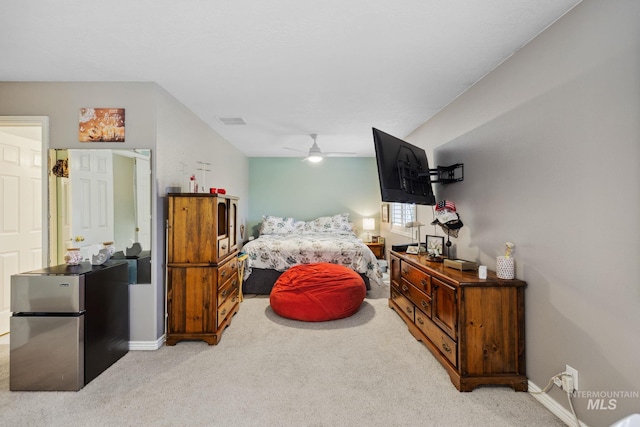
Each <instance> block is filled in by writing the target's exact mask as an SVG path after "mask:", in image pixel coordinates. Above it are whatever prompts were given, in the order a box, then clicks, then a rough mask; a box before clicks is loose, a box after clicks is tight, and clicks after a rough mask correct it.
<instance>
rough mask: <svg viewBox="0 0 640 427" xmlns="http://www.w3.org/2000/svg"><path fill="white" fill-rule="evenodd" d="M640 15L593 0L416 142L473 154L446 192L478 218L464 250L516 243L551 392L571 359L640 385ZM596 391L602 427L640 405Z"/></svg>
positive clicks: (636, 7) (584, 376)
mask: <svg viewBox="0 0 640 427" xmlns="http://www.w3.org/2000/svg"><path fill="white" fill-rule="evenodd" d="M639 23H640V2H637V1H628V0H615V1H598V0H585V1H584V2H582V3H581V4H580V5H578V6H577V7H576V8H575V9H574V10H572V11H571V12H570V13H569V14H568V15H566V16H565V17H564V18H562V19H561V20H560V21H558V22H557V23H556V24H554V25H553V26H551V27H550V28H549V29H548V30H547V31H545V32H544V33H542V34H541V35H540V36H538V37H537V38H536V39H534V40H533V41H532V42H531V43H529V44H528V45H527V46H525V47H524V48H523V49H522V50H521V51H519V52H518V53H516V54H515V55H513V57H511V58H510V59H509V60H507V61H506V62H505V63H503V64H502V65H501V66H500V67H498V68H497V69H496V70H495V71H493V72H492V73H491V74H489V75H488V76H486V77H485V78H484V79H483V80H481V81H480V82H479V83H478V84H476V85H475V86H474V87H473V88H472V89H470V90H468V91H467V92H466V93H464V94H463V95H462V96H461V97H459V98H458V99H457V100H456V101H455V102H453V103H451V104H450V105H449V106H448V107H446V108H445V109H444V110H443V111H441V112H440V113H439V114H438V115H436V116H435V117H433V118H432V119H430V120H429V121H427V122H426V123H425V124H424V125H423V126H421V127H420V128H419V129H417V130H416V131H415V132H414V133H412V135H410V136H409V137H408V138H407V139H408V140H410V141H411V142H413V143H416V144H419V145H421V146H424V147H427V148H429V149H430V148H434V151H435V162H434V163H436V164H441V165H445V164H450V163H456V162H463V163H464V167H465V178H464V182H462V183H457V184H452V185H449V186H443V187H441V188H440V189H439V191H440V194H439V199H441V198H446V199H450V200H453V201H455V203H456V205H457V207H458V211H459V212H460V214H461V217H462V220H463V222H464V224H465V227H464V228H463V229H462V231H461V233H460V237H459V238H458V239H455V244H456V250H457V251H456V252H457V256H458V257H461V258H465V259H471V260H476V261H478V262H480V263H482V264H487V265H488V266H489V268H490V269H495V257H496V256H497V255H501V254H502V252H503V249H504V242H506V241H512V242H514V243H515V245H516V247H515V259H516V265H517V277H518V278H519V279H523V280H525V281H527V282H528V285H529V286H528V288H527V291H526V310H527V313H526V334H527V338H526V345H527V353H526V354H527V374H528V376H529V379H530V380H531V381H532V382H533V383H535V384H536V385H538V386H539V387H540V388H542V387H544V386H545V385H546V383H547V381H548V379H549V378H550V377H551V376H552V375H554V374H556V373H558V372H560V371H562V370H564V368H565V364H569V365H571V366H572V367H574V368H576V369H578V371H579V386H580V390H581V391H585V392H587V391H591V392H601V391H629V392H639V391H640V369H638V363H637V359H638V354H640V338H639V337H640V335H639V334H638V325H640V287H639V285H638V278H639V277H640V263H639V261H640V233H639V223H640V186H639V184H640V25H639ZM550 395H551V397H552V398H554V399H555V400H556V401H557V402H558V403H560V404H561V405H563V406H565V407H566V408H567V407H568V406H567V398H566V396H565V394H564V393H562V392H560V391H559V389H555V390H553V391H552V392H551V394H550ZM588 401H589V399H588V398H585V397H578V398H574V405H575V407H576V411H577V413H578V415H579V417H580V419H581V420H582V421H584V422H586V423H587V424H588V425H592V426H601V425H609V424H610V423H612V422H613V421H614V420H616V419H619V418H622V417H623V416H625V415H627V414H629V413H632V412H638V408H640V401H639V400H638V398H619V399H617V402H616V409H614V410H609V409H604V410H595V409H593V407H592V408H591V409H589V408H588ZM607 404H608V399H607Z"/></svg>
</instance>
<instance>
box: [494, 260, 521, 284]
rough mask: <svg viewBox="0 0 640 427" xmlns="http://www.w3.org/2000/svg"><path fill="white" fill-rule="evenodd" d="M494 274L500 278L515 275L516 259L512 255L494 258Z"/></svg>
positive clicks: (511, 277)
mask: <svg viewBox="0 0 640 427" xmlns="http://www.w3.org/2000/svg"><path fill="white" fill-rule="evenodd" d="M496 276H498V278H500V279H513V278H515V277H516V261H515V259H513V258H512V257H506V256H499V257H498V258H496Z"/></svg>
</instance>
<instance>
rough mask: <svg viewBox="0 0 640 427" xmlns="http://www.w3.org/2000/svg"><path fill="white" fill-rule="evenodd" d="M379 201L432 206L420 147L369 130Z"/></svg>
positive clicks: (429, 178) (429, 184) (431, 192)
mask: <svg viewBox="0 0 640 427" xmlns="http://www.w3.org/2000/svg"><path fill="white" fill-rule="evenodd" d="M373 143H374V145H375V149H376V163H377V164H378V178H379V179H380V192H381V194H382V201H383V202H389V203H391V202H397V203H412V204H418V205H431V206H433V205H435V204H436V198H435V195H434V194H433V188H432V186H431V177H430V170H429V163H428V162H427V154H426V153H425V151H424V150H423V149H422V148H419V147H416V146H415V145H413V144H409V143H408V142H406V141H403V140H401V139H399V138H396V137H395V136H391V135H389V134H387V133H385V132H382V131H381V130H378V129H376V128H373Z"/></svg>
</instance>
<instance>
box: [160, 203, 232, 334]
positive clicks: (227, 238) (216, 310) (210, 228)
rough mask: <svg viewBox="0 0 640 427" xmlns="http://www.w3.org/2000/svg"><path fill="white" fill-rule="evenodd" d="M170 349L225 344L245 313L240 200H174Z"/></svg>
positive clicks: (169, 281)
mask: <svg viewBox="0 0 640 427" xmlns="http://www.w3.org/2000/svg"><path fill="white" fill-rule="evenodd" d="M168 199H169V200H168V201H169V212H168V224H167V227H168V228H167V243H168V245H167V314H168V318H167V336H166V344H167V345H175V344H176V343H177V342H178V341H181V340H203V341H205V342H207V343H208V344H209V345H212V344H217V343H218V342H219V341H220V338H221V336H222V332H223V331H224V329H225V328H226V327H227V326H229V324H230V323H231V318H232V317H233V315H234V314H236V313H237V312H238V309H239V302H240V298H239V294H238V292H239V287H240V281H239V279H238V258H237V255H238V241H237V233H236V223H237V216H238V199H237V198H236V197H231V196H223V195H217V194H189V193H185V194H182V193H180V194H169V195H168Z"/></svg>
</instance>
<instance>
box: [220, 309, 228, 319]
mask: <svg viewBox="0 0 640 427" xmlns="http://www.w3.org/2000/svg"><path fill="white" fill-rule="evenodd" d="M225 314H227V309H226V308H223V309H222V311H221V312H220V316H223V317H224V315H225Z"/></svg>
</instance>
